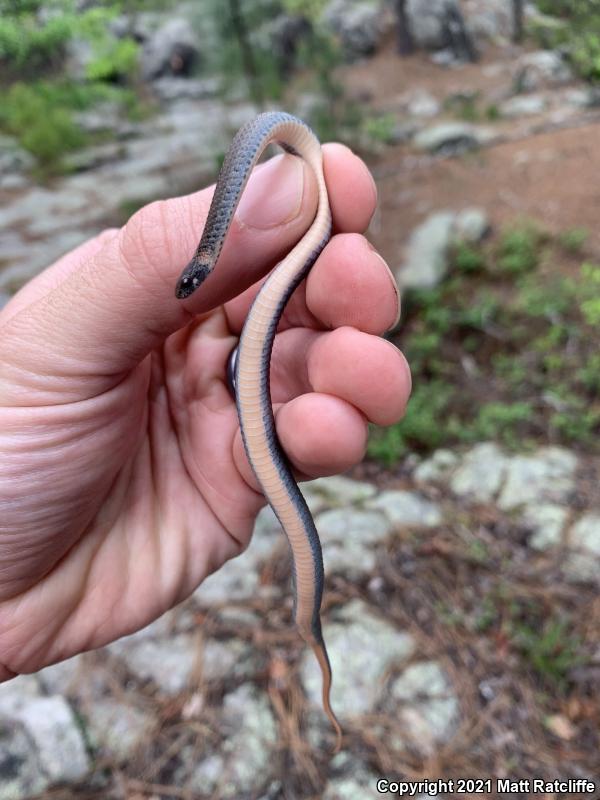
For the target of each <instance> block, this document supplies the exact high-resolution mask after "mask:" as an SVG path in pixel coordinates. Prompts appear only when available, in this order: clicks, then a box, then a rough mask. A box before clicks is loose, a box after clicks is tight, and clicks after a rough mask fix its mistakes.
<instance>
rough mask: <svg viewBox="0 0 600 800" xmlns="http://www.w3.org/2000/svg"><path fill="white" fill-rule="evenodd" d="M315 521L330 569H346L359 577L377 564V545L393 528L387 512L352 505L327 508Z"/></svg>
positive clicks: (351, 574) (326, 564) (344, 570)
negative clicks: (359, 508)
mask: <svg viewBox="0 0 600 800" xmlns="http://www.w3.org/2000/svg"><path fill="white" fill-rule="evenodd" d="M315 522H316V525H317V530H318V531H319V534H320V537H321V543H322V546H323V560H324V562H325V567H326V570H327V573H328V574H331V573H333V572H342V573H343V574H344V575H348V576H349V577H352V578H354V579H356V580H358V579H360V578H361V577H362V576H364V575H366V574H368V573H369V572H371V570H372V569H373V568H374V567H375V563H376V552H375V547H376V546H377V544H379V543H380V542H382V541H385V540H386V539H387V537H388V536H389V535H390V533H391V530H392V526H391V525H390V523H389V522H387V521H386V519H385V517H384V516H383V514H380V513H379V512H377V511H359V510H358V509H352V508H340V509H331V510H330V511H325V512H323V513H322V514H319V515H318V517H317V518H316V520H315Z"/></svg>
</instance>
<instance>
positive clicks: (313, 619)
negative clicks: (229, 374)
mask: <svg viewBox="0 0 600 800" xmlns="http://www.w3.org/2000/svg"><path fill="white" fill-rule="evenodd" d="M271 142H275V143H277V144H279V145H280V146H281V147H282V148H283V149H284V150H285V151H287V152H288V153H291V154H293V155H295V156H298V157H300V158H303V159H304V160H305V161H306V162H307V163H308V164H309V166H310V167H311V168H312V170H313V172H314V174H315V177H316V181H317V187H318V207H317V212H316V215H315V218H314V220H313V222H312V225H311V226H310V228H309V229H308V231H307V232H306V233H305V235H304V236H303V238H302V239H301V240H300V241H299V242H298V243H297V244H296V245H295V247H294V248H293V249H292V250H291V251H290V252H289V253H288V255H287V256H286V257H285V258H284V259H283V261H281V262H280V263H279V264H278V265H277V267H276V268H275V269H274V270H273V271H272V272H271V273H270V275H269V277H268V278H267V279H266V280H265V282H264V284H263V285H262V287H261V289H260V291H259V293H258V295H257V296H256V299H255V300H254V303H253V304H252V307H251V308H250V311H249V313H248V316H247V318H246V321H245V324H244V327H243V330H242V334H241V337H240V341H239V345H238V348H237V354H236V358H235V365H234V368H233V373H234V380H233V383H234V389H235V395H236V405H237V411H238V417H239V422H240V429H241V432H242V438H243V441H244V447H245V449H246V453H247V456H248V460H249V462H250V465H251V467H252V469H253V471H254V474H255V475H256V478H257V480H258V482H259V484H260V486H261V488H262V491H263V493H264V495H265V497H266V499H267V501H268V502H269V504H270V506H271V508H272V509H273V511H274V512H275V515H276V516H277V518H278V520H279V522H280V523H281V526H282V528H283V531H284V532H285V534H286V536H287V538H288V541H289V544H290V548H291V553H292V562H293V578H294V581H293V583H294V621H295V623H296V626H297V628H298V631H299V633H300V635H301V636H302V638H303V639H304V640H305V642H306V643H307V644H308V645H309V646H310V647H311V648H312V650H313V651H314V653H315V656H316V658H317V660H318V662H319V666H320V668H321V673H322V690H323V708H324V710H325V713H326V714H327V716H328V717H329V719H330V721H331V723H332V725H333V727H334V729H335V732H336V736H337V748H336V749H339V746H340V742H341V728H340V725H339V723H338V721H337V719H336V716H335V714H334V712H333V709H332V707H331V702H330V690H331V677H332V676H331V666H330V663H329V657H328V655H327V649H326V647H325V642H324V640H323V634H322V631H321V618H320V609H321V600H322V597H323V584H324V571H323V556H322V553H321V543H320V541H319V535H318V533H317V529H316V527H315V523H314V520H313V517H312V514H311V512H310V510H309V508H308V506H307V504H306V501H305V499H304V497H303V496H302V493H301V492H300V490H299V488H298V485H297V483H296V481H295V479H294V476H293V474H292V470H291V468H290V465H289V462H288V460H287V458H286V455H285V453H284V452H283V450H282V448H281V445H280V444H279V441H278V439H277V434H276V431H275V422H274V418H273V411H272V407H271V395H270V386H269V373H270V361H271V353H272V349H273V342H274V339H275V333H276V331H277V326H278V323H279V320H280V319H281V316H282V314H283V311H284V308H285V306H286V303H287V302H288V300H289V298H290V296H291V294H292V292H293V291H294V289H295V288H296V287H297V286H298V285H299V283H300V282H301V281H302V280H303V279H304V278H305V277H306V275H307V274H308V272H309V270H310V269H311V267H312V265H313V264H314V262H315V261H316V259H317V257H318V255H319V253H320V252H321V250H322V249H323V248H324V247H325V245H326V244H327V242H328V241H329V238H330V236H331V211H330V208H329V200H328V196H327V188H326V185H325V177H324V175H323V159H322V153H321V147H320V145H319V141H318V139H317V138H316V136H315V135H314V133H313V132H312V131H311V130H310V128H309V127H308V126H307V125H305V124H304V123H303V122H302V121H301V120H299V119H297V118H296V117H293V116H291V115H290V114H286V113H283V112H267V113H264V114H260V115H259V116H258V117H257V118H256V119H254V120H253V121H251V122H249V123H247V124H246V125H244V126H243V127H242V128H241V129H240V130H239V132H238V133H237V135H236V136H235V138H234V140H233V142H232V144H231V147H230V148H229V150H228V152H227V155H226V156H225V160H224V162H223V166H222V168H221V171H220V173H219V177H218V180H217V184H216V188H215V193H214V196H213V200H212V203H211V206H210V209H209V212H208V217H207V220H206V225H205V227H204V231H203V233H202V237H201V240H200V243H199V245H198V248H197V250H196V252H195V253H194V255H193V257H192V259H191V261H190V262H189V264H188V265H187V267H186V268H185V269H184V271H183V272H182V274H181V276H180V278H179V281H178V283H177V288H176V296H177V297H179V298H185V297H189V296H190V295H191V294H192V293H193V292H195V291H196V289H198V288H199V286H200V285H201V284H202V283H203V281H204V280H205V279H206V278H207V277H208V275H210V273H211V272H212V270H213V269H214V267H215V264H216V263H217V260H218V258H219V254H220V253H221V249H222V246H223V242H224V240H225V237H226V236H227V232H228V230H229V227H230V224H231V221H232V219H233V215H234V213H235V210H236V207H237V205H238V202H239V199H240V197H241V194H242V192H243V191H244V187H245V186H246V183H247V181H248V178H249V177H250V174H251V172H252V169H253V167H254V166H255V164H256V162H257V161H258V159H259V158H260V156H261V154H262V153H263V151H264V150H265V148H266V147H267V145H268V144H270V143H271Z"/></svg>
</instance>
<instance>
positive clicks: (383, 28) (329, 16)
mask: <svg viewBox="0 0 600 800" xmlns="http://www.w3.org/2000/svg"><path fill="white" fill-rule="evenodd" d="M321 19H322V23H324V24H325V25H327V27H329V28H330V29H331V30H332V31H334V33H336V34H337V35H338V36H339V37H340V41H341V43H342V47H343V49H344V52H345V54H346V56H347V57H348V58H349V59H351V60H353V59H356V58H361V57H363V56H370V55H372V54H373V53H374V52H375V51H376V50H377V47H378V45H379V43H380V42H381V40H382V38H383V36H384V35H385V34H386V33H387V32H388V31H389V30H390V29H391V28H392V27H393V24H394V20H393V17H392V15H391V14H390V13H388V12H387V10H384V9H383V8H382V5H381V3H379V2H378V0H331V1H330V2H329V3H328V4H327V6H326V7H325V9H324V11H323V14H322V17H321Z"/></svg>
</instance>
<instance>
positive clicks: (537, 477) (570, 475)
mask: <svg viewBox="0 0 600 800" xmlns="http://www.w3.org/2000/svg"><path fill="white" fill-rule="evenodd" d="M576 469H577V457H576V456H575V455H574V454H573V453H571V452H570V451H569V450H565V449H564V448H560V447H542V448H540V449H539V450H537V451H536V453H535V454H534V455H532V456H514V457H513V458H510V459H508V461H507V463H506V483H505V484H504V487H503V489H502V493H501V494H500V498H499V500H498V506H499V507H500V508H501V509H502V510H503V511H510V510H512V509H515V508H518V507H519V506H523V505H532V504H539V503H543V502H544V501H549V500H550V501H555V502H558V503H568V500H569V495H570V494H571V492H572V491H573V488H574V485H575V471H576Z"/></svg>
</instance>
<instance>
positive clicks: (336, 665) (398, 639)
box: [302, 600, 415, 717]
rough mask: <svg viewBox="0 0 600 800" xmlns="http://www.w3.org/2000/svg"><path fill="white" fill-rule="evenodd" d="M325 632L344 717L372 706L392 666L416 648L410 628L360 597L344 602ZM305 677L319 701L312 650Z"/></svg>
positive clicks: (336, 704)
mask: <svg viewBox="0 0 600 800" xmlns="http://www.w3.org/2000/svg"><path fill="white" fill-rule="evenodd" d="M323 633H324V637H325V641H326V642H327V648H328V651H329V658H330V660H331V667H332V670H333V673H334V675H335V681H334V683H333V689H332V705H333V707H334V708H335V710H336V712H337V713H338V714H339V715H340V717H344V716H346V715H348V716H352V715H353V714H363V713H365V712H367V711H369V710H372V709H373V707H374V704H375V703H376V702H377V700H378V698H379V697H380V695H381V692H382V691H383V689H384V685H383V678H384V676H385V675H386V673H387V671H388V669H389V668H390V667H391V666H392V664H398V663H402V662H403V661H405V660H406V659H407V658H408V657H409V656H410V655H411V654H412V652H413V650H414V648H415V640H414V639H413V637H412V636H411V635H410V634H409V633H408V632H406V631H399V630H398V629H397V628H396V627H394V626H393V625H389V624H388V623H386V622H385V621H384V620H382V619H381V618H380V617H379V616H376V615H375V614H373V612H372V611H371V610H370V609H369V607H368V606H367V605H366V604H365V603H363V602H362V601H361V600H353V601H352V602H350V603H348V604H347V605H346V606H344V608H343V609H341V610H340V611H339V612H338V613H337V615H336V619H335V621H331V622H327V623H326V624H325V626H324V632H323ZM374 653H376V654H377V657H376V658H374V657H373V654H374ZM302 681H303V683H304V686H305V688H306V691H307V693H308V695H309V697H310V698H311V700H312V702H313V703H315V705H320V703H321V670H320V669H319V667H318V665H317V664H316V661H315V657H314V654H313V653H312V652H310V651H309V650H307V652H306V653H305V655H304V658H303V661H302Z"/></svg>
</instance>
